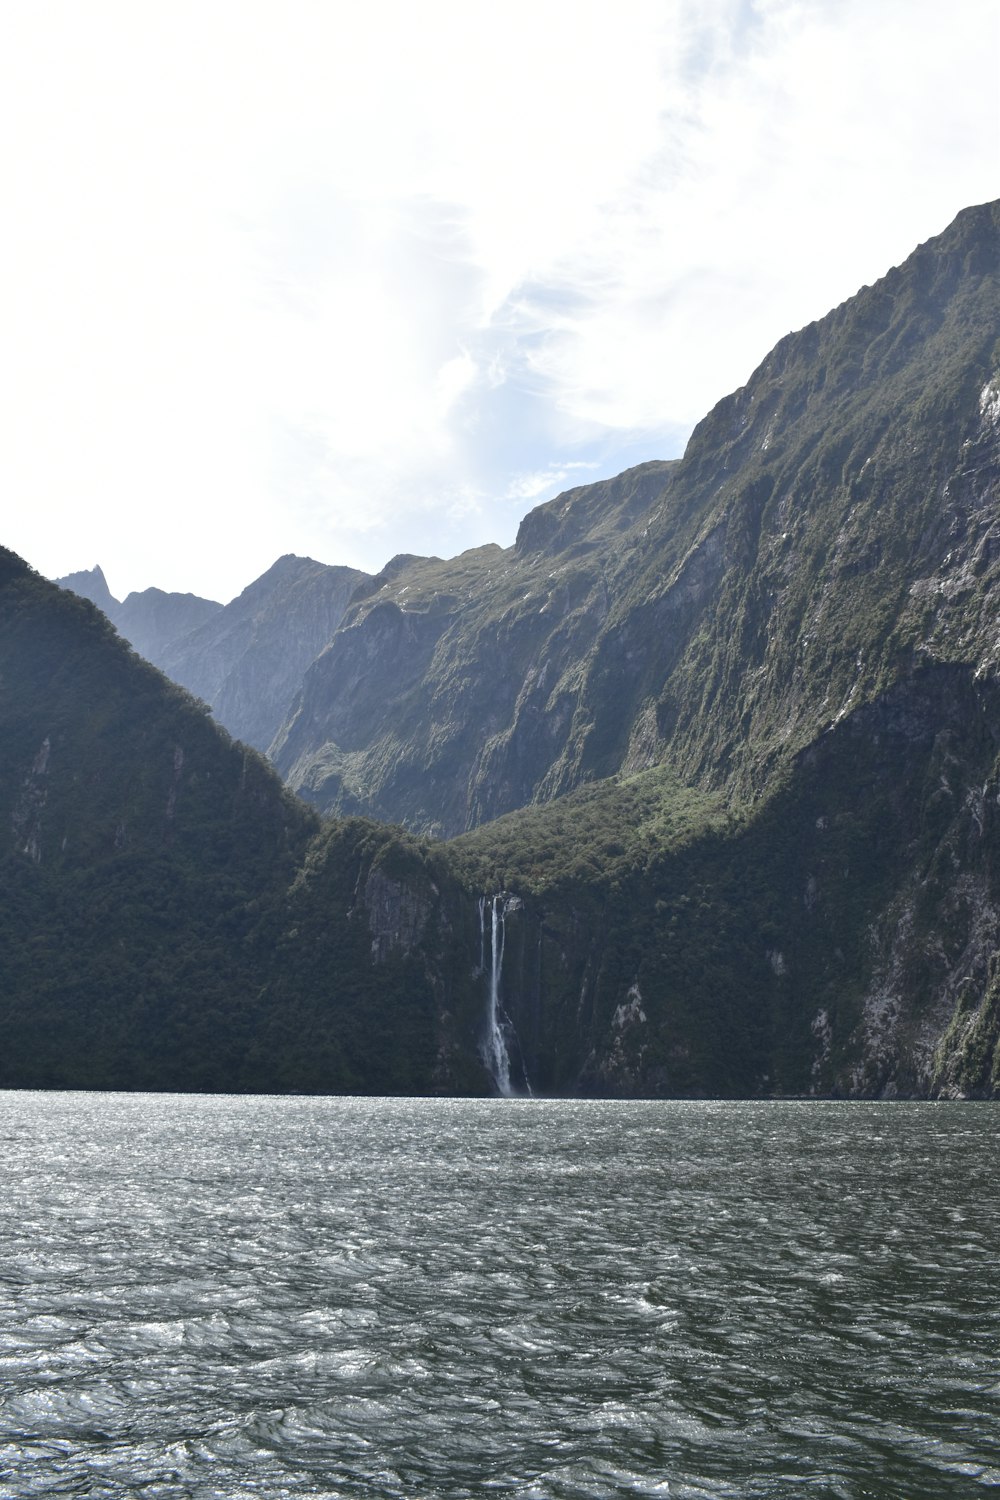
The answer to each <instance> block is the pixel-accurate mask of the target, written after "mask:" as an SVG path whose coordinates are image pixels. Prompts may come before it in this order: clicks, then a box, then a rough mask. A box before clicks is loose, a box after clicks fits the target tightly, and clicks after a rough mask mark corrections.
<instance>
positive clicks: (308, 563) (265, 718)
mask: <svg viewBox="0 0 1000 1500" xmlns="http://www.w3.org/2000/svg"><path fill="white" fill-rule="evenodd" d="M367 580H368V575H367V574H366V573H361V572H359V571H358V570H357V569H356V568H340V567H329V566H327V565H326V564H325V563H318V562H314V561H313V560H312V558H309V557H294V556H292V555H288V556H286V557H282V558H279V559H278V561H277V562H276V563H275V564H274V565H273V567H271V568H269V569H268V571H267V572H266V573H264V574H263V575H262V576H261V577H260V578H258V579H257V580H256V581H255V582H254V583H252V584H250V585H249V587H248V588H245V589H244V590H243V592H242V594H240V595H239V597H238V598H237V599H234V600H233V601H232V603H231V604H227V605H226V606H225V608H223V609H221V610H220V611H219V612H218V613H217V614H216V615H214V616H213V617H212V618H211V619H209V620H207V621H206V622H205V623H204V624H203V625H201V626H200V627H199V628H198V629H196V630H194V631H190V632H188V633H187V634H186V635H184V636H183V637H181V638H179V639H176V640H175V641H173V642H172V643H171V644H170V646H169V647H167V648H166V649H164V650H163V652H162V653H161V654H160V656H159V658H158V659H157V663H156V664H157V666H159V667H161V668H162V669H163V671H164V672H166V674H167V676H168V677H172V678H173V680H174V681H175V682H179V683H180V684H181V685H182V686H183V687H186V688H187V689H188V690H189V691H190V692H192V693H194V694H195V695H196V696H197V697H199V698H202V699H203V700H204V701H205V702H206V703H208V704H209V705H210V706H211V708H212V712H213V713H214V714H215V717H216V718H217V719H218V721H219V723H220V724H223V725H225V727H226V728H227V729H228V730H229V732H230V734H232V735H235V737H236V738H237V739H240V740H245V741H246V743H247V744H248V745H253V746H255V747H256V748H257V749H259V750H266V749H267V748H268V746H269V744H270V743H271V740H272V738H273V737H274V734H275V731H276V730H277V728H278V726H279V725H280V724H281V722H282V720H283V719H284V717H285V715H286V714H287V713H288V710H289V706H290V703H291V700H292V697H293V695H294V693H295V690H296V688H297V685H298V683H299V682H300V680H301V678H302V674H303V673H304V672H305V670H306V668H307V667H308V666H309V664H310V663H311V662H312V661H313V660H314V659H315V657H317V656H318V655H319V653H320V652H321V651H322V650H323V648H324V647H325V646H326V645H327V643H328V641H329V640H330V639H331V637H332V636H333V635H334V633H335V631H336V629H337V627H338V625H339V624H340V622H341V620H342V618H343V616H344V611H345V609H346V608H347V605H348V603H349V601H350V599H351V596H352V594H353V593H354V591H355V589H356V588H358V586H359V585H361V584H364V583H365V582H367Z"/></svg>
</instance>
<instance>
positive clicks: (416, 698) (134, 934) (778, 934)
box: [0, 205, 1000, 1098]
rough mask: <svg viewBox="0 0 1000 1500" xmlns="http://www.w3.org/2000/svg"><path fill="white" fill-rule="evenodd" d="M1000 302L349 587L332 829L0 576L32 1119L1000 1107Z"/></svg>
mask: <svg viewBox="0 0 1000 1500" xmlns="http://www.w3.org/2000/svg"><path fill="white" fill-rule="evenodd" d="M998 266H1000V205H987V206H985V207H981V208H976V209H970V210H967V211H966V212H964V213H963V214H961V215H960V216H959V218H958V219H957V220H956V221H955V223H954V224H953V225H952V226H951V227H950V228H949V229H948V230H946V231H945V233H944V234H942V235H941V236H939V237H938V238H937V239H935V240H932V241H930V242H928V244H927V245H924V246H922V247H920V248H919V249H918V250H917V251H916V252H915V253H914V255H913V256H911V257H910V259H909V260H907V261H906V262H905V263H904V265H902V266H901V267H899V268H898V269H897V270H894V271H892V272H890V273H889V275H888V276H887V277H885V278H884V279H883V280H882V281H881V282H879V283H877V284H876V285H875V286H874V287H868V288H863V289H862V291H861V292H860V293H859V294H858V295H857V297H855V298H852V299H851V300H850V301H849V302H847V303H845V304H843V306H842V307H839V308H837V309H835V310H834V311H833V312H832V313H830V314H829V315H828V316H827V317H826V318H824V319H822V320H820V322H818V323H816V324H813V325H811V326H810V327H809V328H807V329H804V330H802V331H801V332H800V333H797V334H793V335H790V336H789V337H788V338H787V339H785V340H783V341H782V342H781V343H780V344H779V345H778V346H777V348H776V349H775V350H774V351H773V352H772V353H771V354H770V355H769V356H768V358H767V359H766V360H765V361H764V362H763V364H762V365H761V366H760V368H759V369H758V370H757V371H756V372H755V374H754V375H753V376H752V377H751V380H750V381H749V382H748V384H747V385H746V387H744V388H743V389H742V390H741V391H738V392H736V393H735V394H734V395H733V396H731V397H728V398H727V399H726V400H724V401H723V402H720V403H719V405H718V406H717V407H716V408H715V409H714V410H713V411H712V412H711V413H710V414H709V415H708V416H707V417H706V418H705V420H704V421H703V422H702V423H701V424H700V425H699V427H698V428H697V429H696V430H695V433H694V434H693V436H692V439H691V442H690V443H689V445H688V449H687V452H686V453H685V455H684V457H683V459H682V460H680V461H679V462H677V463H674V464H655V463H651V464H647V465H641V466H639V467H638V468H637V469H633V470H630V471H628V472H627V473H626V474H624V475H621V476H619V477H618V478H617V479H615V480H610V481H606V482H604V483H603V484H600V485H591V486H586V487H583V488H581V489H578V490H574V491H570V492H569V493H568V494H567V495H564V496H560V497H559V499H558V500H556V501H553V502H550V503H549V504H547V505H544V506H541V507H539V508H538V509H536V510H535V511H533V512H532V513H531V514H530V515H529V516H528V517H526V518H525V521H524V523H523V524H522V527H521V530H520V533H519V535H518V539H517V542H516V543H515V545H514V547H512V548H508V549H501V548H499V547H487V548H481V549H477V550H475V551H473V552H469V553H465V554H463V555H462V556H461V557H459V558H456V559H453V560H451V561H441V560H439V559H434V558H425V559H419V558H412V557H400V558H397V559H394V560H393V562H392V564H390V565H389V566H388V567H387V568H386V569H385V570H384V571H383V573H382V574H381V575H379V576H378V577H376V578H375V579H372V580H369V581H362V582H361V583H360V584H359V585H358V587H357V588H356V590H355V592H354V595H353V599H352V602H350V603H349V604H348V606H347V609H346V612H345V614H344V616H343V619H342V621H341V623H340V624H339V626H338V627H337V628H336V630H335V632H334V634H333V636H332V639H331V640H330V643H329V645H328V646H327V648H326V649H325V650H322V651H321V652H320V654H319V655H318V656H317V657H316V658H315V660H314V661H313V662H312V664H311V665H310V666H309V667H308V669H307V670H306V672H305V675H304V678H303V680H302V686H301V690H300V692H299V694H298V696H297V698H296V701H295V704H294V707H293V710H292V711H291V712H290V713H289V714H288V716H287V718H286V720H285V723H284V724H283V725H282V727H281V729H280V730H279V732H278V734H277V735H276V736H275V740H274V744H273V750H272V753H273V754H274V756H275V758H276V760H277V762H278V764H279V766H281V767H282V769H283V770H284V771H285V772H286V774H287V775H288V777H289V780H290V781H291V782H292V784H293V785H297V786H299V787H301V788H302V789H303V791H304V792H306V793H308V795H309V797H310V798H311V800H313V801H314V802H316V803H317V804H318V805H319V806H320V807H322V808H324V809H326V808H334V809H340V810H341V811H348V812H350V813H351V815H350V816H346V817H340V818H338V819H336V820H335V821H332V822H326V823H321V822H320V821H319V819H318V818H317V816H316V814H315V812H314V811H312V810H310V809H309V808H308V807H306V806H305V805H303V804H302V803H301V802H299V801H297V800H296V799H295V798H293V797H292V796H290V795H289V793H288V792H287V791H285V790H283V789H282V787H281V785H280V783H279V782H278V780H277V777H276V776H275V775H274V774H273V772H272V771H271V769H270V768H269V767H268V766H267V764H266V763H265V762H264V761H263V759H262V758H261V757H259V756H258V755H256V754H255V753H254V752H253V751H252V750H247V749H245V748H244V747H242V746H239V745H235V744H233V742H232V741H231V740H230V739H229V737H228V735H226V734H225V732H224V731H223V730H221V729H220V728H219V727H218V726H217V725H215V724H214V723H213V722H212V721H211V719H210V718H209V717H208V716H207V715H206V714H205V712H204V705H199V704H198V703H197V702H196V701H195V700H193V699H191V698H190V697H188V695H187V694H186V693H184V692H183V691H182V690H181V689H180V688H177V687H175V686H173V685H171V684H170V683H169V682H167V681H166V680H165V679H164V678H163V677H161V676H160V675H159V674H158V673H157V672H155V671H154V670H153V669H152V668H150V667H148V666H146V665H145V664H144V663H143V662H141V661H140V660H138V658H137V657H136V656H135V655H134V653H131V652H129V651H128V650H127V648H126V646H125V645H124V643H123V642H122V641H121V640H120V639H119V638H118V637H117V636H115V634H114V632H113V631H112V630H111V628H110V626H109V625H108V624H107V622H106V621H105V620H104V619H103V618H102V616H101V615H100V614H99V613H98V612H97V611H96V610H95V609H94V608H93V607H92V606H91V605H89V604H87V603H86V602H84V601H83V600H81V599H78V598H74V597H73V595H72V594H68V593H64V592H62V591H59V590H57V589H55V588H54V587H52V586H51V585H46V584H44V583H43V581H42V580H39V579H37V578H36V577H35V576H34V575H32V574H31V573H30V570H28V569H27V568H25V566H24V564H22V563H20V562H19V560H17V559H16V558H13V557H12V556H11V554H4V553H0V746H2V748H3V755H2V756H0V828H6V829H7V830H8V833H7V835H6V837H7V844H6V851H5V852H3V853H2V854H0V893H2V895H0V1014H2V1018H3V1032H2V1035H3V1038H4V1042H3V1049H4V1050H3V1053H2V1055H0V1082H2V1083H5V1084H7V1085H17V1086H44V1085H53V1084H55V1085H65V1086H84V1087H86V1086H101V1087H166V1088H176V1087H197V1088H260V1089H277V1090H282V1089H285V1090H322V1091H329V1092H338V1091H345V1090H346V1091H360V1092H393V1091H407V1092H414V1093H425V1092H439V1093H485V1092H506V1091H508V1090H513V1091H521V1092H524V1091H527V1090H528V1089H530V1090H531V1091H533V1092H535V1093H552V1094H596V1095H612V1096H629V1095H634V1096H640V1097H705V1096H707V1097H762V1098H767V1097H773V1096H775V1095H795V1096H803V1097H809V1096H830V1095H835V1096H853V1097H894V1096H914V1097H997V1096H1000V822H998V820H1000V674H998V671H997V665H998V654H1000V637H998V635H997V626H996V621H997V617H998V613H1000V608H998V606H1000V597H998V575H997V569H998V566H1000V520H998V517H1000V293H998V286H997V268H998ZM216 618H217V617H216ZM208 623H209V625H212V624H214V623H215V621H214V620H213V621H209V622H208ZM359 811H363V812H366V813H371V812H376V813H379V814H380V815H383V816H392V817H396V818H399V819H401V820H402V819H405V820H406V821H407V822H409V824H410V825H411V829H412V830H417V832H416V833H415V832H412V831H411V832H406V831H403V830H402V829H399V828H393V827H388V826H385V825H382V824H378V823H375V822H373V821H371V820H370V818H368V817H363V816H358V815H356V814H357V813H358V812H359ZM429 832H444V833H449V834H455V835H457V836H454V837H452V838H450V839H448V840H447V841H444V842H435V841H432V840H430V839H429V838H428V837H427V836H426V835H427V834H428V833H429Z"/></svg>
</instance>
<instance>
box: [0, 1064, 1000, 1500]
mask: <svg viewBox="0 0 1000 1500" xmlns="http://www.w3.org/2000/svg"><path fill="white" fill-rule="evenodd" d="M0 1152H2V1159H3V1173H4V1183H5V1188H4V1193H3V1195H2V1198H0V1371H2V1377H0V1494H2V1495H3V1496H5V1497H8V1496H11V1497H27V1496H39V1497H40V1496H45V1497H51V1496H58V1495H88V1496H105V1497H122V1500H124V1497H141V1500H154V1497H155V1500H182V1497H183V1500H190V1497H205V1500H208V1497H213V1500H244V1497H262V1500H263V1497H267V1500H284V1497H292V1496H311V1497H326V1500H333V1497H337V1500H342V1497H358V1500H380V1497H394V1500H424V1497H427V1500H459V1497H466V1500H473V1497H475V1500H479V1497H482V1496H484V1495H493V1496H510V1497H520V1500H583V1497H594V1496H636V1495H669V1496H670V1497H673V1500H677V1497H685V1500H693V1497H701V1500H709V1497H710V1500H723V1497H739V1500H743V1497H783V1500H800V1497H803V1496H807V1495H816V1496H823V1497H852V1500H860V1497H863V1496H864V1497H890V1496H892V1497H900V1496H905V1497H907V1500H919V1497H926V1500H932V1497H933V1500H941V1497H942V1496H945V1495H948V1496H950V1495H956V1496H957V1495H963V1496H965V1495H970V1496H971V1495H974V1494H977V1493H980V1492H981V1491H985V1490H986V1489H995V1488H996V1487H997V1485H1000V1386H998V1383H997V1364H996V1353H997V1348H998V1347H1000V1258H998V1256H997V1253H996V1252H997V1246H998V1244H1000V1207H998V1195H997V1190H996V1176H995V1173H996V1162H997V1161H998V1160H1000V1105H995V1104H947V1105H927V1104H905V1103H886V1104H840V1103H799V1104H785V1103H775V1104H766V1103H763V1104H733V1103H725V1104H706V1103H656V1104H649V1103H647V1104H636V1103H602V1102H554V1101H544V1102H542V1101H528V1100H516V1101H510V1100H492V1101H490V1100H479V1101H473V1100H468V1101H449V1100H443V1101H442V1100H439V1101H434V1100H423V1101H419V1100H418V1101H413V1100H377V1099H304V1098H289V1099H274V1098H267V1099H261V1098H243V1099H240V1098H220V1097H214V1098H211V1097H210V1098H198V1097H191V1096H186V1097H184V1096H182V1097H165V1096H155V1095H100V1094H92V1095H85V1094H40V1093H38V1094H27V1093H25V1094H20V1093H14V1094H0Z"/></svg>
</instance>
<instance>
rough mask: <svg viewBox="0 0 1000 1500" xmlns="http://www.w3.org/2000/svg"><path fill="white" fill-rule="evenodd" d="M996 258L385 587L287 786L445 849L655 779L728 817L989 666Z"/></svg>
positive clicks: (291, 731)
mask: <svg viewBox="0 0 1000 1500" xmlns="http://www.w3.org/2000/svg"><path fill="white" fill-rule="evenodd" d="M998 250H1000V245H998V209H997V206H996V205H995V204H994V205H986V206H983V207H980V208H974V209H969V210H967V211H965V212H964V213H962V214H961V215H960V216H959V217H958V219H957V220H956V221H955V223H954V224H952V226H951V227H950V228H949V229H948V230H947V231H945V233H944V234H942V235H940V236H939V237H938V238H937V239H934V240H931V241H929V242H928V243H927V244H926V245H923V246H921V247H920V248H919V249H918V250H917V251H916V252H915V253H914V254H913V255H912V256H911V257H910V258H909V260H907V261H906V262H905V264H904V265H902V266H901V267H899V268H898V269H895V270H893V271H891V272H890V273H889V274H888V275H887V276H886V277H884V278H883V279H882V280H881V281H880V282H878V283H877V284H876V285H875V286H873V287H866V288H864V289H862V291H861V292H860V293H859V294H858V295H857V296H856V297H854V298H852V299H851V300H850V301H848V302H846V303H844V304H843V305H842V306H841V307H839V308H837V309H835V310H834V311H833V312H831V313H830V314H828V315H827V316H826V317H825V318H823V319H821V320H820V321H819V322H817V323H814V324H812V325H810V326H809V327H807V328H805V329H803V330H801V331H800V332H799V333H795V334H791V335H789V336H788V337H787V338H785V339H783V340H782V341H781V343H780V344H778V346H777V347H776V348H775V349H774V351H773V352H772V353H771V354H770V355H769V356H768V357H767V359H766V360H765V361H764V362H763V364H762V365H761V366H760V367H759V369H758V370H757V371H756V372H755V373H754V374H753V376H752V377H751V379H750V380H749V382H748V383H747V385H746V386H745V387H744V388H742V389H741V390H740V391H737V392H736V393H735V394H734V395H732V396H730V397H727V398H726V399H725V400H723V401H721V402H720V403H719V404H718V406H717V407H716V408H715V409H714V410H713V411H712V412H711V413H710V414H709V415H708V416H707V417H706V418H705V419H704V421H703V422H701V423H700V424H699V426H698V427H697V428H696V430H695V432H694V434H693V436H692V438H691V440H690V442H689V444H688V448H687V451H686V453H685V455H684V457H683V459H682V460H681V461H680V462H678V463H675V464H647V465H642V466H640V467H639V468H638V469H634V470H631V471H629V472H628V473H627V474H624V475H621V476H619V478H618V479H616V480H612V481H608V482H606V483H603V484H599V485H590V486H585V487H583V488H580V489H576V490H571V491H569V492H568V493H567V494H565V495H561V496H559V497H558V499H556V500H554V501H551V502H549V503H548V504H546V505H543V506H541V507H539V508H538V509H537V510H535V511H533V512H532V513H531V514H530V515H529V516H527V517H526V519H525V521H524V522H523V523H522V526H521V529H520V532H519V534H518V538H517V541H516V543H515V545H514V546H513V547H512V548H508V549H506V550H501V549H499V548H495V547H492V548H483V549H480V550H478V551H476V552H471V553H466V554H463V556H462V557H460V558H457V559H455V560H453V561H451V562H445V563H442V562H440V561H438V560H436V559H413V560H404V561H403V562H402V563H401V564H400V565H399V566H396V567H393V568H392V569H391V571H390V572H388V573H387V574H386V575H384V576H383V577H380V578H379V579H376V580H375V582H374V583H373V584H372V585H371V586H370V587H369V589H368V591H367V592H366V594H365V595H364V596H361V595H359V596H358V597H357V598H356V600H355V603H354V604H353V605H352V607H351V608H350V609H349V610H348V612H347V614H346V615H345V617H344V621H343V623H342V625H341V627H340V629H339V630H338V632H337V634H336V636H335V637H334V638H333V640H332V641H331V643H330V646H329V648H328V650H327V651H326V652H324V654H323V656H322V657H321V658H319V659H318V660H317V661H316V662H315V663H314V664H313V666H312V667H311V668H310V669H309V671H308V672H307V674H306V676H305V680H304V683H303V686H302V690H301V692H300V694H299V696H298V698H297V700H296V702H295V704H294V707H293V710H292V712H291V714H290V715H289V717H288V719H287V721H286V723H285V724H284V725H283V726H282V728H281V730H280V731H279V733H278V734H277V736H276V737H275V740H274V744H273V747H272V756H273V759H274V761H275V763H276V764H277V765H278V767H279V769H280V770H281V771H282V773H283V775H284V776H285V777H286V778H287V780H288V783H289V785H291V786H292V787H294V788H295V789H296V790H298V791H300V793H301V794H302V795H303V796H305V797H307V798H308V799H309V800H310V801H311V802H313V803H314V804H315V805H316V806H317V807H318V808H320V809H321V810H323V811H326V812H331V811H337V810H345V809H350V810H356V811H361V812H365V813H367V814H370V815H373V816H377V817H384V818H390V819H395V820H398V821H401V822H403V823H405V824H406V825H407V826H409V827H411V828H413V829H415V830H418V831H422V832H431V833H434V834H436V835H444V836H449V835H454V834H457V833H460V832H462V831H464V830H467V829H470V828H474V827H476V826H478V825H479V824H481V823H483V822H486V821H488V820H489V819H491V818H494V817H496V816H498V815H500V814H502V813H504V812H508V811H511V810H513V809H515V808H517V807H520V806H524V805H526V804H528V803H532V802H544V801H546V800H549V799H551V798H552V797H555V796H559V795H564V794H565V793H567V792H569V791H571V790H573V789H574V788H576V787H579V786H581V785H584V784H586V783H588V782H590V781H593V780H597V779H601V778H606V777H609V776H613V775H617V774H629V773H633V772H635V771H638V770H640V769H642V768H645V767H649V766H653V765H664V766H667V767H670V768H671V769H673V770H674V771H675V773H676V774H678V775H679V776H680V778H681V779H682V780H684V781H686V782H689V783H694V784H697V785H699V786H702V787H705V788H709V789H719V790H724V791H725V792H726V793H727V795H728V796H730V797H731V798H733V799H734V800H739V799H742V798H745V797H747V796H751V797H752V796H755V795H758V794H759V793H760V792H761V791H762V790H763V789H764V788H765V787H766V786H767V784H768V781H769V778H770V777H772V776H773V775H774V774H776V772H777V771H778V770H779V769H780V767H781V766H782V765H787V764H788V763H789V761H790V758H791V757H793V756H794V755H795V753H796V752H797V751H799V750H801V749H802V748H803V747H804V746H806V745H808V744H809V743H811V742H812V741H813V740H814V739H815V738H816V737H817V736H818V735H820V734H822V733H824V732H825V731H826V730H828V729H829V728H830V727H831V726H832V725H833V724H835V723H837V722H838V721H839V720H840V718H842V717H843V715H844V714H846V713H847V712H849V711H850V710H851V709H854V708H857V707H860V706H861V705H863V704H865V703H868V702H872V701H874V700H875V699H877V697H878V696H879V695H880V694H881V693H883V692H885V691H886V690H887V689H888V688H889V687H890V686H891V685H892V683H894V682H896V681H899V680H901V679H902V678H905V676H906V675H907V674H908V673H909V672H910V671H911V669H912V668H913V666H914V664H915V663H917V662H918V661H920V660H924V659H926V660H930V661H934V660H942V661H960V662H965V663H968V664H970V665H971V666H972V667H973V668H974V670H982V671H984V672H990V671H992V670H994V668H995V666H996V661H997V651H998V648H997V644H996V635H995V630H994V628H993V619H994V617H995V585H996V559H995V555H994V554H995V546H996V543H995V536H996V530H995V527H996V507H995V502H996V459H995V438H996V426H995V417H996V412H997V409H998V401H1000V397H998V395H997V386H996V384H995V376H996V369H997V351H996V341H997V335H998V319H997V267H998V264H1000V257H998Z"/></svg>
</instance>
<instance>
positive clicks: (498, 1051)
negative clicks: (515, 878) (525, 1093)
mask: <svg viewBox="0 0 1000 1500" xmlns="http://www.w3.org/2000/svg"><path fill="white" fill-rule="evenodd" d="M485 906H486V898H485V896H484V897H482V898H481V899H480V902H479V951H480V959H479V965H480V968H484V967H485V964H484V958H485V954H484V952H483V949H484V946H485V921H484V917H485ZM503 942H504V900H503V897H502V896H499V895H497V896H494V897H493V905H492V909H491V913H490V992H489V1010H488V1012H487V1017H486V1040H485V1043H484V1045H483V1058H484V1061H485V1063H486V1066H487V1068H488V1069H489V1071H490V1073H491V1075H492V1078H493V1082H494V1083H495V1084H496V1088H497V1093H498V1094H501V1095H502V1096H503V1098H505V1099H509V1098H510V1097H511V1095H512V1093H513V1092H514V1091H513V1089H512V1088H511V1085H510V1056H509V1054H508V1052H507V1043H506V1041H505V1040H504V1034H503V1030H502V1028H501V1026H500V972H501V970H502V968H503Z"/></svg>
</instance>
